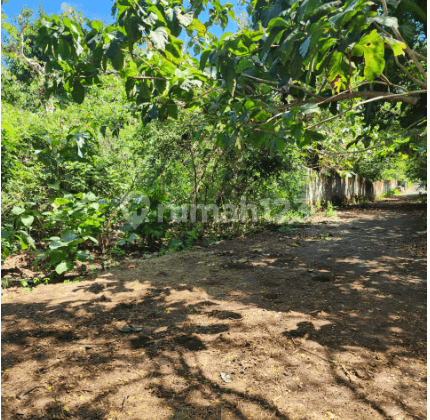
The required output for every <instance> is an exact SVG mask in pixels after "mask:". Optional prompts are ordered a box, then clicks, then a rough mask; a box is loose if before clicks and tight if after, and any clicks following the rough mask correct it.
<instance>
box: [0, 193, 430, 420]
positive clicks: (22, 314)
mask: <svg viewBox="0 0 430 420" xmlns="http://www.w3.org/2000/svg"><path fill="white" fill-rule="evenodd" d="M396 203H397V202H396V200H393V201H391V202H390V203H388V204H387V203H385V202H384V203H380V204H379V205H378V204H376V205H375V209H370V210H369V209H368V208H367V209H364V210H363V215H362V216H363V217H367V219H365V220H364V223H363V217H362V218H360V220H359V221H356V222H352V223H351V221H350V220H351V218H352V219H354V218H353V217H350V215H349V214H347V212H349V211H350V210H349V209H348V210H347V211H345V217H344V219H342V218H340V220H338V221H337V222H336V224H333V225H331V224H330V223H328V224H320V225H317V226H313V227H309V228H308V227H305V228H298V229H297V231H295V232H294V233H293V234H292V235H290V236H291V238H288V239H285V238H284V237H285V234H280V233H278V232H263V233H260V234H257V235H254V236H253V237H251V238H247V239H246V241H245V240H240V239H238V240H233V241H228V242H227V241H226V242H224V243H223V244H221V245H220V246H217V247H213V248H211V249H209V251H206V250H198V251H191V252H184V253H178V254H173V255H169V256H166V257H163V258H160V259H157V260H154V261H150V262H149V263H148V264H147V263H145V265H143V266H142V267H139V268H138V269H136V270H117V271H112V272H106V273H104V274H102V275H101V276H99V278H97V279H96V280H95V281H88V282H85V283H79V284H78V285H75V284H73V285H49V286H41V287H40V289H39V290H40V292H39V293H36V292H32V293H28V294H26V295H21V296H16V297H14V298H13V299H11V301H7V302H6V301H4V302H3V305H2V306H3V308H2V316H3V320H4V323H3V335H2V343H3V356H2V367H3V371H2V379H3V395H2V402H3V404H2V407H3V408H2V412H3V414H4V416H5V417H6V418H11V419H18V418H20V419H21V418H23V416H27V417H28V418H43V419H45V418H88V419H96V418H99V419H108V418H124V419H127V418H130V419H132V418H136V419H153V418H165V419H167V418H178V419H187V418H189V419H220V418H222V419H224V420H226V419H251V418H262V419H270V418H271V419H296V418H297V419H323V418H353V417H358V416H360V417H359V418H372V419H394V418H413V419H419V418H423V416H425V389H426V387H425V376H424V373H423V372H424V371H423V363H425V358H426V349H425V344H426V335H425V334H426V333H425V331H426V321H425V307H426V299H425V293H423V292H425V286H424V285H425V283H424V282H422V281H421V280H423V278H425V277H423V276H425V271H424V268H425V261H424V259H421V258H420V257H419V256H415V257H414V258H411V257H410V255H409V254H407V252H409V251H407V252H406V251H405V249H409V248H410V246H411V243H412V242H413V241H415V244H416V241H417V239H416V238H415V236H413V235H415V233H411V234H410V228H408V226H411V223H412V224H414V223H415V222H416V223H419V214H416V212H418V211H420V209H419V208H417V207H416V206H414V205H410V203H407V202H406V203H404V202H401V204H396ZM399 206H401V207H399ZM373 210H375V213H377V214H371V213H372V211H373ZM381 210H388V211H391V212H394V213H396V212H397V213H396V214H392V215H391V216H390V217H387V218H386V219H385V220H383V219H381V218H379V219H376V218H377V217H378V214H380V213H381ZM400 212H406V216H404V215H402V214H398V213H400ZM340 213H342V212H340ZM353 215H354V214H353ZM359 216H360V215H358V216H357V214H355V218H359ZM357 226H358V227H359V228H358V229H353V227H357ZM378 228H382V229H378ZM397 228H399V229H400V230H399V231H397V230H396V229H397ZM359 232H360V233H359ZM362 232H365V235H362V234H361V233H362ZM374 232H381V235H376V234H375V238H372V235H373V233H374ZM326 233H332V235H333V236H325V235H326ZM396 235H398V236H396ZM411 235H412V236H411ZM324 237H325V238H333V240H326V239H322V238H324ZM315 238H317V239H315ZM338 238H340V239H339V240H337V239H338ZM281 239H282V240H281ZM393 242H394V243H395V244H396V247H397V248H395V247H392V246H390V245H391V244H392V243H393ZM292 244H296V245H298V246H297V247H296V246H293V245H292ZM287 247H288V248H287ZM365 247H369V248H370V249H364V248H365ZM254 248H258V249H260V248H262V249H263V250H264V252H263V253H261V252H257V253H256V252H255V251H254ZM227 250H233V251H234V255H233V257H231V254H227V255H226V254H225V251H227ZM327 250H328V251H327ZM416 252H417V250H415V253H416ZM323 255H327V256H326V257H325V258H323V257H322V256H323ZM244 258H245V259H247V261H246V262H245V263H240V266H237V265H235V264H238V263H237V262H234V260H236V261H237V260H238V259H241V260H243V259H244ZM201 261H203V262H204V264H198V263H200V262H201ZM214 264H215V265H214ZM231 264H233V265H231ZM225 265H227V267H225ZM408 270H409V271H410V272H408ZM423 273H424V274H423ZM14 300H16V301H17V302H14ZM126 325H132V326H135V327H137V328H141V329H142V331H138V332H130V333H123V332H120V331H119V330H120V328H122V327H124V326H126ZM221 374H223V376H224V378H225V375H227V374H228V375H229V376H230V378H231V380H232V382H225V381H224V380H223V379H222V377H221ZM35 386H42V388H37V389H34V390H33V391H31V388H32V387H35ZM26 391H28V392H27V393H26ZM332 415H333V416H334V417H331V416H332Z"/></svg>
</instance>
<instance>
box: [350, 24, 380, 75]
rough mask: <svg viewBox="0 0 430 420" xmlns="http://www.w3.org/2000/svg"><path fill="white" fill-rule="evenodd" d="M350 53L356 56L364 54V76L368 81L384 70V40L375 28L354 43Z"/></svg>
mask: <svg viewBox="0 0 430 420" xmlns="http://www.w3.org/2000/svg"><path fill="white" fill-rule="evenodd" d="M351 55H352V56H357V57H362V56H363V55H364V60H365V66H364V77H365V78H366V79H367V80H368V81H369V82H373V81H374V80H375V79H376V78H377V77H379V76H380V75H381V73H382V72H383V71H384V68H385V60H384V41H383V40H382V38H381V36H380V35H379V34H378V32H377V31H376V29H375V30H373V31H372V32H371V33H370V34H368V35H365V36H364V37H363V38H361V40H360V41H359V42H358V43H357V44H355V45H354V48H353V49H352V51H351Z"/></svg>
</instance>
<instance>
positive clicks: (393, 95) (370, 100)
mask: <svg viewBox="0 0 430 420" xmlns="http://www.w3.org/2000/svg"><path fill="white" fill-rule="evenodd" d="M359 93H365V92H359ZM369 93H378V92H369ZM379 93H381V92H379ZM420 93H427V90H416V91H414V92H407V93H399V94H392V95H389V97H390V98H391V99H393V98H395V97H402V96H405V95H414V94H420ZM386 96H387V95H383V96H377V97H375V98H371V99H368V100H367V101H363V102H359V103H358V104H355V105H353V106H351V107H349V108H348V109H346V110H345V111H343V112H341V113H340V114H337V115H334V116H333V117H330V118H327V119H325V120H322V121H319V122H317V123H315V124H313V125H310V126H308V127H306V129H308V130H309V129H311V128H313V127H317V126H318V125H321V124H324V123H326V122H328V121H331V120H334V119H335V118H339V117H340V116H342V115H344V114H346V113H347V112H349V111H351V110H352V109H354V108H357V107H358V106H361V105H365V104H367V103H370V102H375V101H379V100H381V99H387V97H386ZM326 102H327V101H326ZM318 105H320V104H318Z"/></svg>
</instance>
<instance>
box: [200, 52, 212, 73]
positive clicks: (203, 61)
mask: <svg viewBox="0 0 430 420" xmlns="http://www.w3.org/2000/svg"><path fill="white" fill-rule="evenodd" d="M210 53H211V50H204V51H203V52H202V54H201V55H200V69H201V70H204V69H205V67H206V62H207V61H208V57H209V54H210Z"/></svg>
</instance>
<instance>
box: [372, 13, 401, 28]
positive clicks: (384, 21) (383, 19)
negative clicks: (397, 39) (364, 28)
mask: <svg viewBox="0 0 430 420" xmlns="http://www.w3.org/2000/svg"><path fill="white" fill-rule="evenodd" d="M373 22H376V23H379V24H380V25H383V26H388V27H390V28H396V29H398V28H399V22H398V21H397V18H396V17H392V16H374V17H371V18H368V19H366V23H369V24H370V23H373Z"/></svg>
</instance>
